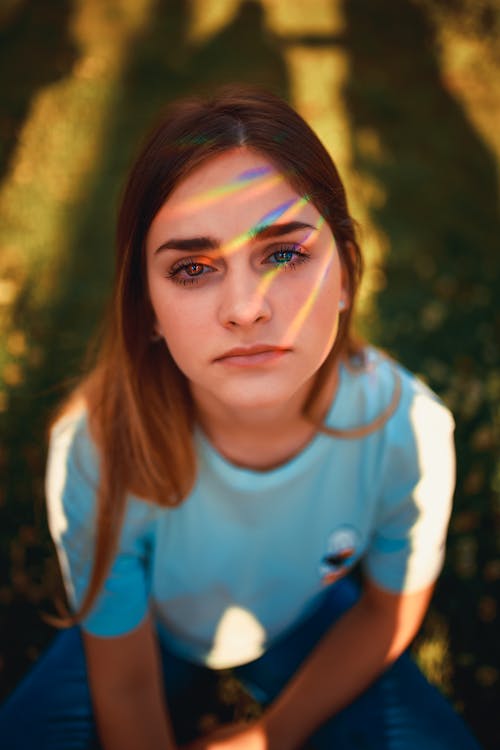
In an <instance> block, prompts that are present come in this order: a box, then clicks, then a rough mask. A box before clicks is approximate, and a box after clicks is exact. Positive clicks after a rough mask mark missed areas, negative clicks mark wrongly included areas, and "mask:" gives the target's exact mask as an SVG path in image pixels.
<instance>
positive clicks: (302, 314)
mask: <svg viewBox="0 0 500 750" xmlns="http://www.w3.org/2000/svg"><path fill="white" fill-rule="evenodd" d="M307 201H308V198H307V196H305V197H302V198H299V199H297V200H296V201H293V204H294V205H293V206H290V207H289V209H288V211H286V217H287V218H289V215H290V212H292V211H293V212H292V214H291V215H293V214H294V213H296V212H297V210H298V208H299V207H300V206H302V205H304V203H306V202H307ZM298 204H300V206H299V205H298ZM273 213H274V212H273ZM268 215H269V216H270V215H271V214H268ZM283 215H285V214H282V216H283ZM274 218H276V217H274ZM324 223H325V219H324V217H323V216H320V217H319V219H318V223H317V224H316V227H315V230H313V229H311V231H310V232H309V234H308V237H309V236H310V235H311V234H312V232H313V231H319V229H320V228H321V227H322V226H323V224H324ZM259 226H261V225H260V224H259ZM251 231H252V230H249V232H251ZM254 231H255V230H254ZM248 234H249V233H248V232H246V233H245V238H246V237H247V236H248ZM335 248H336V245H335V241H334V240H333V239H332V245H331V251H330V252H329V253H328V254H327V256H326V260H325V263H324V267H323V268H321V269H320V274H319V277H318V279H317V281H316V283H315V285H314V287H313V288H312V290H311V292H310V294H309V295H308V297H307V299H306V301H305V302H304V304H303V305H302V307H301V308H300V310H299V311H298V313H297V315H296V316H295V318H294V319H293V321H292V322H291V324H290V326H289V328H288V329H287V331H286V332H285V334H284V337H283V342H281V346H285V345H288V343H292V342H293V341H294V340H295V337H296V336H297V334H298V332H299V329H300V328H301V326H302V325H303V323H304V320H305V319H306V317H307V315H308V313H309V311H310V310H311V308H312V306H313V305H314V303H315V301H316V299H317V297H318V294H319V291H320V289H321V285H322V283H323V280H324V278H325V277H326V275H327V273H328V271H329V268H330V265H331V263H332V260H333V257H334V252H335ZM281 271H282V268H281V267H280V266H276V268H271V269H270V270H269V271H267V273H265V274H264V276H263V277H262V280H261V281H260V282H259V285H258V287H257V289H256V291H255V297H254V299H257V298H258V297H259V295H260V298H261V299H262V298H263V297H264V295H265V294H266V293H267V291H268V289H269V287H270V286H271V284H272V282H273V281H274V278H275V277H276V276H277V275H278V274H279V273H280V272H281ZM290 337H291V338H290ZM285 342H288V343H287V344H285Z"/></svg>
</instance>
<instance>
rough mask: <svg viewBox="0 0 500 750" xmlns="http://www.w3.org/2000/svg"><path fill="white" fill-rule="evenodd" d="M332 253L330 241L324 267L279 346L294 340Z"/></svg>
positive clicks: (327, 269) (312, 301)
mask: <svg viewBox="0 0 500 750" xmlns="http://www.w3.org/2000/svg"><path fill="white" fill-rule="evenodd" d="M334 253H335V242H334V241H332V245H331V249H330V252H329V253H328V255H327V256H326V259H325V262H324V267H323V268H322V269H320V273H319V276H318V278H317V280H316V283H315V284H314V286H313V288H312V289H311V292H310V294H309V295H308V297H307V299H306V301H305V302H304V304H303V305H302V307H301V308H300V309H299V311H298V313H297V315H296V316H295V318H294V319H293V320H292V322H291V323H290V326H289V327H288V330H287V331H286V332H285V335H284V337H283V341H282V342H280V346H289V345H290V344H292V343H294V342H295V339H296V337H297V335H298V332H299V330H300V328H301V327H302V325H303V323H304V321H305V319H306V317H307V316H308V314H309V312H310V310H311V308H312V306H313V305H314V303H315V302H316V299H317V297H318V294H319V291H320V289H321V286H322V284H323V281H324V279H325V277H326V275H327V273H328V271H329V270H330V266H331V264H332V261H333V259H334Z"/></svg>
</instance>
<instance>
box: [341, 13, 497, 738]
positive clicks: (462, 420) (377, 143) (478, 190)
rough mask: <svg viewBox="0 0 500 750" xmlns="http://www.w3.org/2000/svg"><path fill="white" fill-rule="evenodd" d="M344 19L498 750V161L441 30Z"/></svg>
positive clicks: (471, 641) (394, 325) (393, 335)
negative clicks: (459, 82) (494, 604)
mask: <svg viewBox="0 0 500 750" xmlns="http://www.w3.org/2000/svg"><path fill="white" fill-rule="evenodd" d="M344 13H345V16H346V21H347V37H346V45H347V50H348V53H349V55H350V75H349V79H348V82H347V84H346V89H345V96H346V101H347V105H348V109H349V113H350V118H351V122H352V125H353V130H354V133H353V136H354V137H353V142H354V160H355V161H354V165H355V168H356V169H357V170H359V171H360V172H361V173H362V174H364V175H367V176H369V177H370V178H372V179H374V180H375V181H376V182H377V183H378V184H379V185H380V186H381V187H382V190H383V191H384V193H385V199H384V201H383V202H381V204H380V205H378V206H376V207H373V209H372V215H373V219H374V221H375V223H376V224H377V225H378V226H379V227H380V228H381V229H382V230H383V231H384V232H385V233H386V235H387V236H388V238H389V240H390V247H391V251H390V253H389V255H388V257H387V259H386V264H385V274H386V279H387V285H386V286H387V288H386V289H384V290H383V292H382V293H381V294H380V295H379V297H378V298H377V306H378V315H379V325H378V331H377V337H378V342H379V344H380V345H381V346H383V347H385V348H386V349H388V350H389V351H390V352H392V353H394V354H395V356H397V357H398V358H399V359H401V360H402V362H404V363H405V365H406V366H408V367H409V368H410V369H412V370H414V371H416V372H420V373H422V374H424V375H425V376H426V377H427V378H428V380H429V382H430V385H431V387H433V388H434V389H435V390H437V392H438V393H440V394H441V395H442V396H443V397H444V398H445V399H446V400H447V402H448V403H449V404H450V406H451V407H452V409H453V411H454V414H455V417H456V421H457V429H456V443H457V455H458V472H457V473H458V485H457V493H456V499H455V510H454V519H455V520H454V523H453V524H452V527H451V533H450V538H449V553H448V558H447V565H446V567H445V571H444V573H443V575H442V577H441V580H440V583H439V587H438V590H437V593H436V596H435V597H434V604H433V606H434V607H435V608H437V610H439V611H440V612H441V613H442V614H443V615H444V616H445V618H446V620H447V622H448V623H449V635H450V646H451V651H452V661H453V667H454V676H453V693H454V694H453V697H454V698H455V699H456V700H457V702H458V703H459V705H461V706H463V709H464V714H465V716H466V718H467V719H468V720H469V722H470V723H471V725H472V726H473V728H474V730H475V731H476V733H477V735H478V737H479V738H480V740H481V741H482V742H483V743H484V744H485V747H491V748H493V747H499V746H500V735H499V734H498V732H499V729H498V725H497V726H496V728H494V726H493V721H494V713H493V708H494V706H493V703H494V700H495V695H498V693H497V690H498V681H496V682H495V679H494V671H493V672H491V671H490V672H489V674H490V679H489V680H488V678H487V675H488V672H487V671H486V672H485V671H484V667H486V668H487V669H488V668H490V669H491V668H492V669H493V670H494V669H498V665H499V662H500V659H499V641H498V620H495V616H494V615H493V619H491V617H488V616H486V614H485V612H486V609H487V607H486V609H485V606H484V602H485V601H486V602H488V601H489V602H490V603H491V600H492V599H493V600H494V598H495V596H496V595H497V594H498V576H495V574H494V570H493V568H492V561H494V558H495V556H496V555H497V554H498V552H497V549H496V539H495V531H494V529H495V524H494V520H495V519H494V505H495V502H496V501H495V490H494V473H495V470H496V461H497V455H498V445H497V444H496V441H495V438H494V434H493V428H492V425H493V414H494V409H495V408H496V407H495V400H496V398H497V397H498V395H497V394H496V392H495V388H494V383H495V382H497V380H496V379H498V377H499V375H500V361H499V358H500V351H499V348H498V341H500V313H499V309H498V305H497V304H496V301H497V300H498V296H499V292H500V283H499V277H500V274H499V272H500V256H499V254H498V236H499V230H500V226H499V216H498V210H497V206H498V191H497V174H496V165H495V159H494V156H493V155H492V154H491V153H490V152H489V151H488V148H487V147H486V146H485V144H484V143H483V141H482V140H481V139H480V137H479V136H478V134H477V132H476V131H475V130H474V129H473V128H472V126H471V124H470V123H469V120H468V118H467V116H466V114H465V113H464V111H463V109H462V107H461V106H460V105H459V104H458V102H457V101H456V100H455V99H454V98H453V97H452V96H451V95H450V93H449V92H448V91H447V90H446V88H445V87H444V85H443V81H442V79H441V77H440V72H439V67H438V62H437V53H436V43H435V39H434V37H433V31H432V28H431V26H430V23H429V21H428V19H427V18H426V16H425V15H424V13H423V12H422V10H421V9H419V7H418V6H417V5H416V4H415V3H414V2H411V1H409V0H379V1H378V2H377V3H371V2H369V0H349V1H346V2H344ZM495 304H496V308H495ZM495 394H496V395H495ZM467 550H468V552H467ZM467 556H468V561H467V559H465V558H467ZM490 609H491V608H490ZM481 613H482V614H483V618H482V619H481ZM481 670H482V671H481ZM485 675H486V678H484V676H485ZM482 676H483V678H484V679H481V677H482ZM491 677H493V681H491Z"/></svg>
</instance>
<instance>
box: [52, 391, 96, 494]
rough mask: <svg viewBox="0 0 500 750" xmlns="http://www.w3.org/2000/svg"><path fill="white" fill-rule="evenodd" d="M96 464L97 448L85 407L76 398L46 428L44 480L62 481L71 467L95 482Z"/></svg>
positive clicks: (91, 481)
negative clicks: (68, 407) (47, 431)
mask: <svg viewBox="0 0 500 750" xmlns="http://www.w3.org/2000/svg"><path fill="white" fill-rule="evenodd" d="M98 465H99V459H98V451H97V447H96V445H95V443H94V441H93V439H92V438H91V435H90V430H89V424H88V412H87V407H86V406H85V403H84V402H83V401H82V402H78V403H77V404H75V405H74V406H73V407H72V408H71V409H70V410H69V411H67V412H66V413H64V414H63V415H62V416H61V417H60V418H59V419H58V420H57V421H56V422H55V423H54V424H53V425H52V427H51V429H50V434H49V449H48V463H47V482H48V483H55V484H59V483H62V482H64V480H65V478H66V476H67V473H68V470H69V469H71V470H73V471H76V472H78V473H80V474H81V475H82V477H85V478H86V480H87V481H88V482H89V483H91V484H95V483H96V481H97V478H98Z"/></svg>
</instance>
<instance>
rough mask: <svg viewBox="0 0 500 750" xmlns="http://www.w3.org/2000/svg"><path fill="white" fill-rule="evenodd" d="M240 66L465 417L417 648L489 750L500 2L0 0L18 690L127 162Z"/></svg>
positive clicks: (5, 558) (2, 546)
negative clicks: (316, 137) (313, 161)
mask: <svg viewBox="0 0 500 750" xmlns="http://www.w3.org/2000/svg"><path fill="white" fill-rule="evenodd" d="M234 80H240V81H250V82H254V83H259V84H262V85H264V86H267V87H268V88H270V89H272V90H273V91H275V92H276V93H278V94H280V95H282V96H283V97H285V98H286V99H288V100H289V101H290V102H291V103H292V105H294V106H295V107H296V108H297V109H298V110H299V111H300V112H301V114H302V115H303V116H304V117H305V118H306V119H307V120H308V121H309V122H310V123H311V125H312V126H313V127H314V128H315V129H316V131H317V132H318V133H319V134H320V136H321V137H322V139H323V140H324V142H325V143H326V145H327V147H328V148H329V150H330V152H331V153H332V155H333V157H334V159H335V160H336V162H337V164H338V165H339V168H340V171H341V174H342V175H343V178H344V180H345V183H346V186H347V190H348V195H349V196H350V204H351V210H352V213H353V214H354V216H355V217H356V219H357V220H358V222H359V224H360V228H361V240H362V245H363V247H364V250H365V253H366V256H367V260H368V272H367V275H366V279H365V283H364V286H363V294H362V298H361V305H360V314H359V323H360V327H361V328H362V330H363V331H364V332H366V334H367V335H368V336H369V337H370V338H371V339H372V340H373V341H375V343H377V344H379V345H381V346H383V347H385V348H386V349H387V350H388V351H390V352H391V353H392V354H393V355H394V356H395V357H397V358H398V359H400V360H401V361H402V362H403V363H404V364H405V365H406V366H407V367H409V368H410V369H412V370H413V371H416V372H417V373H419V374H420V375H421V377H422V378H423V379H424V380H426V381H427V382H428V383H429V384H430V386H431V387H432V388H434V389H435V390H436V391H437V392H438V393H439V394H440V395H441V396H442V398H443V399H444V400H445V401H446V403H447V404H448V405H449V406H450V407H451V408H452V410H453V412H454V414H455V417H456V420H457V431H456V441H457V451H458V487H457V492H456V500H455V509H454V514H453V520H452V524H451V529H450V535H449V543H448V553H447V560H446V566H445V569H444V572H443V574H442V576H441V579H440V582H439V585H438V588H437V591H436V594H435V596H434V599H433V603H432V606H431V609H430V612H429V614H428V616H427V618H426V620H425V623H424V626H423V628H422V630H421V633H420V635H419V636H418V638H417V640H416V642H415V644H414V647H413V650H414V653H415V655H416V658H417V659H418V661H419V662H420V664H421V665H422V667H423V669H424V670H425V672H426V673H427V675H428V676H429V678H430V679H431V680H432V681H433V682H435V683H436V684H437V685H438V686H439V687H440V688H441V689H442V690H443V691H444V692H445V693H446V694H447V695H448V696H449V697H450V698H451V700H452V701H453V702H454V704H455V705H456V707H457V709H458V710H459V711H460V712H462V714H463V715H464V716H465V718H466V719H467V720H468V721H469V723H470V724H471V726H472V727H473V729H474V731H475V733H476V734H477V736H478V738H479V739H480V740H481V742H482V743H483V744H484V746H485V748H489V749H491V750H493V748H498V747H500V726H499V722H498V714H499V713H500V698H499V696H500V679H499V669H500V658H499V651H500V639H499V618H498V593H499V588H500V585H499V582H500V549H499V518H500V500H499V497H500V459H499V450H498V449H499V426H500V310H499V305H498V298H499V294H500V280H499V270H500V252H499V242H498V238H499V236H500V231H499V230H500V221H499V212H498V208H499V200H498V194H499V189H498V188H499V174H500V170H499V167H500V0H444V1H443V2H439V3H437V2H433V1H432V0H376V2H374V0H308V1H307V2H306V0H260V1H258V0H241V1H239V0H190V1H189V0H163V1H160V0H156V1H155V0H3V2H2V3H1V4H0V90H1V92H2V93H1V97H0V226H1V240H0V241H1V245H0V424H1V433H0V467H1V486H0V618H1V619H0V672H1V676H0V697H4V696H5V695H7V694H8V693H9V692H10V691H11V690H12V688H13V687H14V686H15V684H16V683H17V681H18V680H19V679H20V678H21V677H22V675H23V674H24V673H25V672H26V670H27V669H28V668H29V667H30V665H31V664H32V663H33V662H34V661H35V660H36V659H37V657H38V655H39V654H40V652H41V651H42V650H43V649H44V647H45V646H46V644H47V643H48V642H49V641H50V639H51V637H52V635H53V631H52V629H51V628H50V627H49V626H48V625H46V624H45V623H44V622H43V620H42V619H41V612H42V611H53V607H52V600H53V597H54V594H55V593H56V592H59V591H60V580H59V574H58V571H57V565H56V561H55V556H54V551H53V549H52V546H51V543H50V540H49V536H48V532H47V527H46V520H45V511H44V497H43V475H44V464H45V451H46V424H47V419H48V416H49V414H50V412H51V409H53V407H54V405H55V404H56V403H57V402H58V400H59V399H60V398H61V396H62V395H63V394H64V392H65V391H66V389H67V387H68V383H69V382H70V381H71V378H72V377H74V376H76V375H78V373H79V372H80V371H81V362H82V355H83V352H84V349H85V345H86V342H87V341H88V339H89V337H90V336H91V334H92V333H93V331H94V330H95V326H96V324H97V323H98V321H99V318H100V315H101V313H102V310H103V306H104V303H105V299H106V295H107V291H108V289H109V284H110V279H111V273H112V262H113V226H114V216H115V209H116V202H117V198H118V195H119V190H120V187H121V184H122V180H123V177H124V175H125V173H126V170H127V167H128V165H129V163H130V160H131V158H132V156H133V153H134V150H135V148H136V146H137V143H138V141H139V140H140V138H141V137H142V135H143V133H144V131H145V129H146V128H147V127H148V126H149V124H150V122H151V119H152V118H153V117H154V115H155V114H156V112H157V111H158V109H159V108H160V107H161V106H162V105H163V104H164V103H165V102H167V101H168V100H170V99H171V98H173V97H176V96H178V95H179V94H184V93H187V92H191V91H198V90H205V89H206V88H207V87H210V86H211V85H213V84H217V83H221V82H226V81H234ZM226 677H227V676H226ZM219 692H220V695H219V698H220V700H219V705H214V706H212V707H211V709H210V711H212V712H213V713H209V716H208V718H207V716H205V719H204V721H205V722H207V721H211V720H213V721H215V720H216V719H215V717H216V716H217V712H218V715H219V717H220V716H223V717H225V718H228V717H230V715H233V714H237V715H242V714H243V713H245V711H246V712H248V711H251V710H252V708H251V706H249V704H248V702H246V701H245V700H244V697H242V696H241V694H240V693H239V692H238V690H237V688H236V687H235V686H234V684H233V683H232V682H231V680H230V677H227V679H226V681H225V682H224V683H223V686H222V689H221V691H219ZM228 706H229V708H228ZM231 712H232V714H231ZM238 712H239V714H238ZM210 717H212V718H210Z"/></svg>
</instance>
